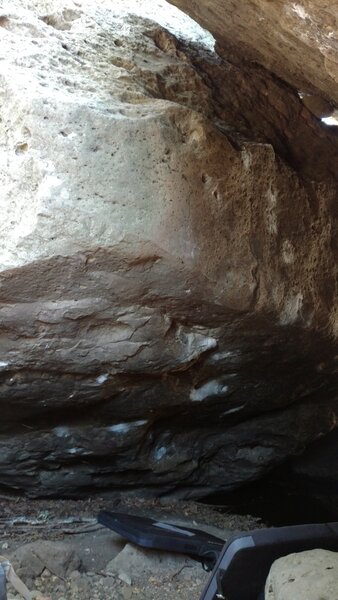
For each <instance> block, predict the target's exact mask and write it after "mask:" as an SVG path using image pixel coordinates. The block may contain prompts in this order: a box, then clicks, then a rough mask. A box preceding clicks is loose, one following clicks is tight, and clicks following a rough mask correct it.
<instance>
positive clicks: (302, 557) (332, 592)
mask: <svg viewBox="0 0 338 600" xmlns="http://www.w3.org/2000/svg"><path fill="white" fill-rule="evenodd" d="M337 580H338V554H337V553H336V552H329V550H321V549H318V550H307V551H305V552H299V553H297V554H289V555H288V556H283V557H282V558H279V559H278V560H276V561H275V562H274V563H273V565H272V567H271V569H270V573H269V575H268V579H267V582H266V587H265V600H290V598H297V600H335V599H336V598H338V595H337Z"/></svg>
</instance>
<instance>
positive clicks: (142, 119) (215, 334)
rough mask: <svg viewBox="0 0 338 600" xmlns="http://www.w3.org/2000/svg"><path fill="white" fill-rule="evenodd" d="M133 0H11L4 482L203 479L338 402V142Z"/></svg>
mask: <svg viewBox="0 0 338 600" xmlns="http://www.w3.org/2000/svg"><path fill="white" fill-rule="evenodd" d="M115 5H116V3H114V2H112V3H110V2H105V3H104V5H98V6H96V3H95V2H90V1H89V0H88V1H86V2H83V3H80V2H77V3H75V2H74V3H72V2H67V3H66V2H65V3H60V2H52V1H50V2H42V1H41V2H39V1H38V0H35V1H34V2H29V3H27V2H25V1H24V0H22V1H19V0H16V2H10V3H8V4H7V5H4V8H3V10H2V14H1V17H0V26H1V29H0V33H1V37H0V44H1V45H0V60H1V69H0V96H1V103H0V106H1V108H0V118H1V122H0V127H1V129H0V134H1V138H0V144H1V154H0V181H1V187H2V199H1V207H2V210H1V214H0V228H1V233H2V236H1V240H0V246H1V254H0V402H1V411H2V412H1V414H2V418H1V423H0V431H1V434H0V484H1V485H2V486H6V487H8V488H15V489H17V490H20V491H21V490H24V491H27V492H28V493H29V494H31V495H39V494H40V495H47V494H54V495H55V494H56V495H71V494H78V493H80V492H84V491H89V490H93V489H94V488H95V489H104V488H109V489H114V490H117V491H121V490H122V491H129V492H130V491H132V490H137V491H139V490H141V489H142V490H143V492H144V493H150V494H175V495H176V496H186V497H187V496H193V497H199V496H202V495H206V494H208V493H210V492H212V491H215V490H218V489H225V490H226V489H232V488H234V487H236V486H238V485H240V484H241V483H243V482H245V481H248V480H252V479H255V478H257V477H259V476H260V475H262V474H263V473H264V472H266V471H267V470H268V469H271V468H272V467H273V466H274V465H276V464H278V463H280V462H281V461H283V459H284V458H285V457H286V456H288V455H290V454H293V453H298V452H300V451H302V450H303V449H304V447H305V446H306V445H307V444H308V443H309V442H310V441H312V440H314V439H316V438H317V437H318V436H320V435H323V434H324V433H326V432H328V431H330V430H331V429H332V428H333V427H334V426H335V423H336V422H337V413H338V399H337V394H336V385H337V381H336V379H335V375H334V370H335V365H336V362H335V355H336V343H335V338H336V336H337V335H338V302H337V228H336V196H337V189H336V182H335V178H336V175H337V173H336V171H335V165H336V161H337V155H338V141H337V137H336V136H335V134H334V133H331V132H329V133H328V132H326V128H325V127H323V126H321V125H320V123H319V122H318V120H317V119H316V118H315V117H314V116H313V115H312V113H311V112H310V111H309V110H308V109H307V108H306V107H305V106H303V105H302V103H301V101H300V99H299V98H298V96H297V95H296V94H295V93H294V92H293V90H291V89H289V88H288V86H286V85H284V84H283V83H282V82H279V81H277V80H276V79H274V78H273V77H271V76H270V78H267V79H266V82H267V84H266V85H267V89H268V90H270V92H271V93H270V92H269V93H266V92H265V91H264V90H263V91H262V86H263V83H262V82H263V80H262V77H263V72H262V70H261V69H259V68H257V69H256V71H255V72H253V71H252V72H251V71H250V73H249V71H246V70H245V68H243V70H242V71H241V70H240V69H239V68H237V67H235V66H234V65H233V66H231V65H229V64H228V63H225V62H222V60H221V59H220V58H219V57H218V56H217V55H213V54H211V53H210V52H209V51H207V50H206V49H204V50H203V51H202V50H201V51H200V52H197V50H196V47H191V46H190V45H189V44H187V43H185V42H184V41H181V42H177V40H175V38H174V37H173V36H172V35H170V34H169V33H168V32H166V31H165V30H163V29H161V28H159V27H158V26H157V25H156V24H154V23H152V22H150V21H147V22H146V21H142V20H140V19H139V18H137V19H136V18H135V17H133V16H130V17H127V16H125V15H124V16H123V18H122V17H120V16H119V15H118V11H116V13H114V6H115ZM249 74H250V77H249ZM245 90H248V92H249V94H248V93H244V92H245ZM241 92H242V93H241ZM250 94H252V97H251V96H250ZM248 98H252V99H250V100H248ZM264 98H268V99H266V100H265V101H264ZM277 99H278V103H277ZM290 107H296V108H295V110H296V114H297V115H298V118H296V117H294V119H293V121H292V122H289V121H290V119H289V114H292V115H294V109H293V108H292V109H291V108H290ZM288 110H289V111H290V113H289V112H288ZM297 111H298V112H297ZM285 123H288V124H289V125H288V127H287V128H285ZM297 127H298V128H299V129H298V130H297ZM286 129H287V132H286ZM295 132H298V134H297V135H296V136H295ZM298 138H299V139H298ZM327 148H329V152H326V153H325V149H327ZM318 154H320V155H321V160H318V159H317V157H318ZM296 168H297V170H298V173H297V171H296V170H295V169H296Z"/></svg>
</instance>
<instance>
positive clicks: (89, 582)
mask: <svg viewBox="0 0 338 600" xmlns="http://www.w3.org/2000/svg"><path fill="white" fill-rule="evenodd" d="M103 509H106V510H114V511H120V512H127V513H130V514H136V515H140V516H149V517H151V518H156V519H158V520H161V521H168V522H171V523H176V524H178V525H187V526H190V527H194V528H198V529H199V528H200V529H203V530H204V531H207V532H209V533H211V534H213V535H216V536H218V537H220V538H222V539H224V540H226V539H227V538H228V537H229V536H230V535H231V534H232V533H234V532H240V531H247V530H249V529H253V528H256V527H259V526H261V525H262V524H261V523H259V522H258V521H257V519H255V518H254V517H250V516H238V515H233V514H229V513H226V512H224V510H220V509H219V508H217V507H211V506H207V505H203V504H200V503H196V502H168V501H166V502H161V501H160V500H148V499H142V498H130V499H124V500H116V499H115V500H112V499H109V498H98V497H95V498H88V499H86V500H30V499H24V498H15V497H7V496H0V532H1V534H0V554H1V555H2V556H5V557H7V558H9V560H10V561H11V562H12V564H13V566H14V568H15V569H16V572H17V574H18V575H19V576H20V577H21V579H22V580H23V581H24V583H25V584H26V585H27V586H28V588H29V589H30V590H32V591H34V593H35V595H36V596H39V595H41V596H49V597H50V598H51V599H52V600H80V599H81V600H84V599H86V600H163V599H166V600H188V599H189V600H198V598H199V596H200V594H201V592H202V590H203V588H204V586H205V584H206V581H207V579H208V577H209V575H208V573H207V572H206V571H204V570H203V568H202V566H201V564H200V563H198V562H196V561H193V560H192V559H191V558H189V557H186V556H181V555H175V554H173V553H166V552H160V551H149V550H144V549H140V548H137V547H135V546H133V545H131V544H128V543H127V542H126V540H124V539H123V538H121V537H120V536H118V535H117V534H115V533H114V532H112V531H110V530H108V529H106V528H105V527H102V526H100V525H98V523H97V520H96V517H97V514H98V512H99V511H100V510H103ZM8 598H9V600H10V599H11V598H15V599H18V598H19V596H18V595H17V594H16V593H15V590H13V588H12V587H11V586H9V587H8Z"/></svg>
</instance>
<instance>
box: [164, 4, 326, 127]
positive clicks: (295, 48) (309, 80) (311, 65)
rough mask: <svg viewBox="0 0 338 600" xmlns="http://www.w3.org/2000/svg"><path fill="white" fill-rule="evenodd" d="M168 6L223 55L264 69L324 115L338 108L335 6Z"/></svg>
mask: <svg viewBox="0 0 338 600" xmlns="http://www.w3.org/2000/svg"><path fill="white" fill-rule="evenodd" d="M170 2H171V3H172V4H175V5H176V6H178V7H179V8H181V9H182V10H184V11H185V12H187V13H188V14H189V15H191V16H192V17H193V18H194V19H195V20H196V21H198V22H199V23H201V24H202V25H203V26H204V27H205V28H206V29H208V30H209V31H211V32H212V34H213V35H214V36H215V38H216V40H217V42H218V45H219V49H220V51H221V52H224V54H225V55H226V56H227V57H229V56H231V58H232V59H234V60H235V61H241V60H243V59H244V60H245V61H247V62H248V63H250V62H251V63H258V64H260V65H262V66H263V67H265V69H267V70H268V71H270V72H272V73H275V74H276V75H277V76H278V77H279V78H281V79H283V80H284V81H287V82H288V83H290V84H291V85H292V86H293V87H294V88H295V89H297V90H299V91H300V92H302V93H303V94H305V95H306V96H309V97H310V98H311V99H310V100H309V105H311V106H312V107H313V109H314V110H315V111H317V110H319V112H320V114H321V115H323V116H325V115H327V114H330V112H332V110H333V108H334V107H338V68H337V66H338V58H337V43H338V31H337V18H338V15H337V5H336V3H335V2H330V1H328V0H298V1H297V2H291V1H290V0H273V1H271V0H241V2H237V0H170ZM313 97H314V98H313ZM325 101H326V102H325ZM330 107H331V108H330Z"/></svg>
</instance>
